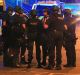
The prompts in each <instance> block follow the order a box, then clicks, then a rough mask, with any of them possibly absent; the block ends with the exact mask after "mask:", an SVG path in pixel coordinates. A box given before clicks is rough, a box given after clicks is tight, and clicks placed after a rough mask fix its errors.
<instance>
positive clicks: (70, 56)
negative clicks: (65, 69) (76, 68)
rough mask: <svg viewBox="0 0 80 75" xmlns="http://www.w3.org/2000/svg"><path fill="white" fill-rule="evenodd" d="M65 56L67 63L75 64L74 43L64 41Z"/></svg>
mask: <svg viewBox="0 0 80 75" xmlns="http://www.w3.org/2000/svg"><path fill="white" fill-rule="evenodd" d="M65 49H66V57H67V64H68V65H72V66H73V65H76V52H75V44H74V43H73V42H72V41H71V42H66V45H65Z"/></svg>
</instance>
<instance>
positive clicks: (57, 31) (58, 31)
mask: <svg viewBox="0 0 80 75" xmlns="http://www.w3.org/2000/svg"><path fill="white" fill-rule="evenodd" d="M49 31H50V32H54V33H63V31H61V30H57V29H50V30H49Z"/></svg>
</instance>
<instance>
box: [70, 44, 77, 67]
mask: <svg viewBox="0 0 80 75" xmlns="http://www.w3.org/2000/svg"><path fill="white" fill-rule="evenodd" d="M71 65H72V67H75V66H76V52H75V45H74V44H73V43H72V46H71Z"/></svg>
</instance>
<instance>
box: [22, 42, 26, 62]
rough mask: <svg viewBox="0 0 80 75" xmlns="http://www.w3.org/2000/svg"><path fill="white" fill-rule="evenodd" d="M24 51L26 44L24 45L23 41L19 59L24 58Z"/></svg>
mask: <svg viewBox="0 0 80 75" xmlns="http://www.w3.org/2000/svg"><path fill="white" fill-rule="evenodd" d="M25 52H26V46H25V43H23V44H22V45H21V61H22V60H25Z"/></svg>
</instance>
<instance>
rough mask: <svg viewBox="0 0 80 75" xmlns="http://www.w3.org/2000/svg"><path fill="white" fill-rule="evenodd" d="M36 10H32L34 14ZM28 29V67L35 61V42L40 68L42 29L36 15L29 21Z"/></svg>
mask: <svg viewBox="0 0 80 75" xmlns="http://www.w3.org/2000/svg"><path fill="white" fill-rule="evenodd" d="M34 11H35V10H32V12H34ZM27 27H28V38H29V39H28V64H29V65H28V67H30V64H31V62H32V59H33V45H34V41H35V44H36V59H37V62H38V67H41V51H40V30H41V29H40V28H41V22H40V20H39V19H38V18H37V17H36V15H34V14H32V16H31V17H30V18H29V19H28V21H27Z"/></svg>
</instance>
